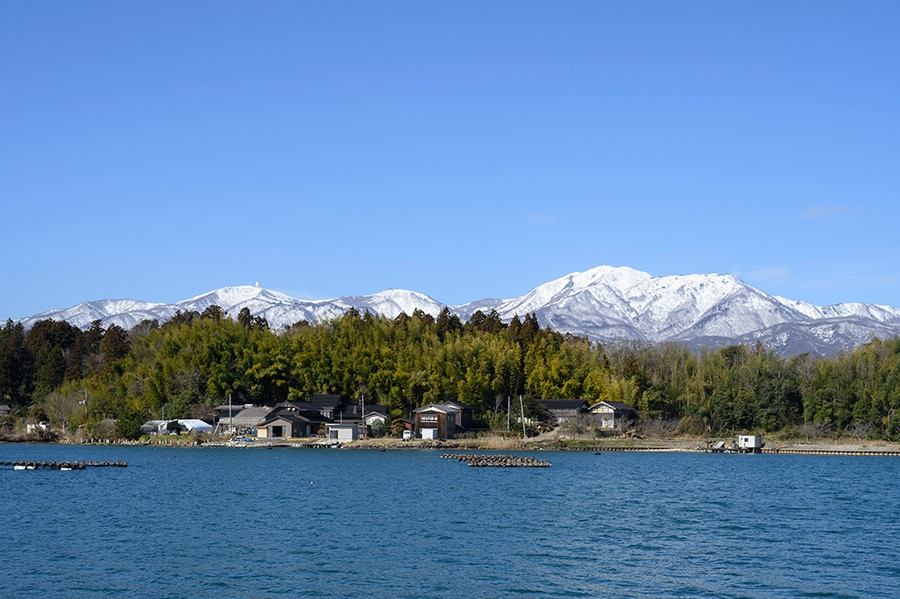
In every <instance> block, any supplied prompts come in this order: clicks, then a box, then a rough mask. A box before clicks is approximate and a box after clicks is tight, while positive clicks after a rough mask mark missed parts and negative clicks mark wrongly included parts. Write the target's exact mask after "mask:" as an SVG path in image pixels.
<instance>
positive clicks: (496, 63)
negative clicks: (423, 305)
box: [0, 0, 900, 319]
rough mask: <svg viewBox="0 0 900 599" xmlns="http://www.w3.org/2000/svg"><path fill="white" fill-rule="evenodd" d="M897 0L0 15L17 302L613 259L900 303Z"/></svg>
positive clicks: (116, 9)
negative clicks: (881, 0)
mask: <svg viewBox="0 0 900 599" xmlns="http://www.w3.org/2000/svg"><path fill="white" fill-rule="evenodd" d="M898 25H900V3H898V2H896V1H893V0H892V1H887V2H879V1H866V2H849V1H841V2H832V1H827V0H815V1H802V0H796V1H790V2H783V1H771V2H767V1H761V2H721V1H710V2H691V1H687V2H671V1H668V0H666V1H661V2H650V1H646V2H640V1H637V2H631V1H628V2H626V1H621V2H619V1H616V2H609V1H600V0H590V1H585V2H580V1H568V2H546V1H540V2H531V1H523V0H515V1H512V0H511V1H497V2H492V1H487V2H484V1H477V2H476V1H458V2H422V1H420V0H411V1H408V2H393V1H378V2H368V1H365V2H363V1H358V2H341V1H336V2H319V1H316V2H303V1H299V0H294V1H290V2H281V1H266V2H255V1H249V0H248V1H242V2H234V1H227V0H225V1H223V0H210V1H196V0H192V1H190V2H182V1H181V0H178V1H166V0H154V1H153V2H113V1H107V2H95V1H90V0H79V1H78V2H71V1H49V2H5V3H3V4H2V6H0V86H2V87H0V89H2V93H0V205H2V215H0V231H2V233H0V275H2V277H0V280H2V283H0V318H3V319H5V318H7V317H13V318H17V317H24V316H30V315H32V314H35V313H38V312H41V311H44V310H48V309H53V308H64V307H68V306H71V305H74V304H76V303H78V302H80V301H84V300H93V299H107V298H114V299H121V298H127V299H140V300H147V301H160V302H172V301H177V300H181V299H185V298H188V297H191V296H194V295H198V294H200V293H204V292H206V291H210V290H213V289H216V288H219V287H223V286H228V285H241V284H254V283H256V282H257V281H258V282H259V283H260V285H261V286H263V287H267V288H269V289H274V290H277V291H281V292H284V293H288V294H290V295H293V296H296V297H301V298H307V299H324V298H332V297H338V296H342V295H367V294H371V293H376V292H378V291H382V290H384V289H387V288H404V289H412V290H415V291H420V292H422V293H425V294H427V295H430V296H431V297H433V298H435V299H437V300H439V301H442V302H445V303H448V304H460V303H464V302H467V301H470V300H475V299H482V298H485V297H514V296H517V295H520V294H522V293H525V292H527V291H529V290H530V289H532V288H533V287H535V286H537V285H539V284H541V283H544V282H547V281H549V280H552V279H555V278H557V277H560V276H563V275H566V274H568V273H570V272H573V271H583V270H586V269H589V268H592V267H594V266H598V265H601V264H610V265H613V266H630V267H633V268H636V269H639V270H643V271H646V272H649V273H650V274H652V275H669V274H692V273H731V274H734V275H736V276H738V277H740V278H741V279H743V280H744V281H746V282H747V283H749V284H751V285H754V286H757V287H759V288H761V289H762V290H764V291H766V292H768V293H771V294H777V295H784V296H787V297H790V298H793V299H800V300H805V301H810V302H813V303H816V304H821V305H828V304H833V303H838V302H846V301H863V302H874V303H880V304H890V305H894V306H900V243H898V231H900V227H898V225H900V75H898V68H897V60H898V57H900V35H898V34H897V27H898Z"/></svg>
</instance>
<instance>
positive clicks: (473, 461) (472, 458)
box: [441, 453, 550, 468]
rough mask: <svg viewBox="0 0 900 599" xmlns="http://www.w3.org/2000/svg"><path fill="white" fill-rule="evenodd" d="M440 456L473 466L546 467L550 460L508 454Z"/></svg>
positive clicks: (452, 454)
mask: <svg viewBox="0 0 900 599" xmlns="http://www.w3.org/2000/svg"><path fill="white" fill-rule="evenodd" d="M441 457H442V458H446V459H448V460H456V461H457V462H464V463H466V464H468V465H469V466H470V467H473V468H487V467H494V468H547V467H549V466H550V462H548V461H547V460H539V459H537V458H532V457H522V456H517V455H509V454H473V453H445V454H443V455H441Z"/></svg>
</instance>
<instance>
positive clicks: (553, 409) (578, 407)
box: [537, 399, 588, 426]
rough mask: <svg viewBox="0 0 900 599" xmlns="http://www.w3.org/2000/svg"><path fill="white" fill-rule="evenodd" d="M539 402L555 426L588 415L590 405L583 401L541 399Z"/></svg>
mask: <svg viewBox="0 0 900 599" xmlns="http://www.w3.org/2000/svg"><path fill="white" fill-rule="evenodd" d="M537 402H538V403H539V404H540V405H541V406H542V407H543V408H544V411H545V412H546V415H547V420H548V421H549V422H550V424H551V425H553V426H559V425H560V424H562V423H563V422H565V421H567V420H572V419H574V418H577V417H579V416H582V415H584V414H587V411H588V403H587V402H586V401H584V400H583V399H539V400H537Z"/></svg>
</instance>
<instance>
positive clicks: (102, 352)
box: [0, 306, 900, 440]
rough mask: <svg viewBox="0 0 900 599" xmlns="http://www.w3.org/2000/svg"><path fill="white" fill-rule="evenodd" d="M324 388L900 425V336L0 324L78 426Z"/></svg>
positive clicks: (517, 326) (7, 365)
mask: <svg viewBox="0 0 900 599" xmlns="http://www.w3.org/2000/svg"><path fill="white" fill-rule="evenodd" d="M314 393H340V394H342V395H344V396H346V397H348V398H354V399H355V398H358V397H359V396H360V395H361V394H365V396H366V402H367V403H379V404H385V405H388V406H389V407H390V410H391V414H392V416H393V417H401V416H409V415H410V413H411V411H412V410H413V409H415V408H416V407H418V406H420V405H423V404H425V403H428V402H430V401H442V400H446V399H452V400H457V401H460V402H462V403H465V404H468V405H470V406H472V407H473V409H474V414H475V418H476V422H477V423H478V425H479V426H480V427H483V428H489V427H490V426H491V425H492V423H499V422H504V423H505V421H506V416H505V410H506V405H507V400H506V398H507V397H508V396H511V397H517V396H519V395H522V396H524V397H526V398H544V399H558V398H573V399H584V400H586V401H587V402H588V403H591V404H593V403H595V402H598V401H601V400H611V401H619V402H624V403H627V404H631V405H633V406H635V407H636V408H638V410H639V411H640V414H641V419H642V422H641V424H643V425H645V426H647V425H649V424H651V423H657V424H663V425H664V426H667V427H669V428H670V429H671V430H678V431H679V432H683V433H690V434H704V433H706V432H707V431H709V432H711V433H712V434H717V433H733V432H740V431H759V432H774V431H778V430H782V429H791V428H793V429H797V430H801V431H806V432H810V431H814V432H818V433H835V434H837V433H849V434H855V435H858V436H869V437H877V438H886V439H893V440H896V439H900V414H897V408H898V407H900V340H898V339H891V340H888V341H881V340H874V341H872V342H871V343H869V344H867V345H865V346H863V347H861V348H858V349H857V350H855V351H853V352H849V353H843V354H840V355H838V356H836V357H832V358H816V357H813V356H810V355H805V354H804V355H800V356H796V357H793V358H790V359H786V358H782V357H779V356H777V355H776V354H774V353H773V352H771V351H767V350H766V349H765V348H763V347H762V346H761V345H759V344H757V345H756V346H754V347H747V346H743V345H739V346H729V347H725V348H721V349H716V350H708V351H704V352H701V353H699V354H697V353H692V352H689V351H687V350H686V349H685V348H683V347H681V346H678V345H675V344H663V345H646V344H638V343H616V344H598V343H592V342H589V341H587V340H586V339H584V338H579V337H572V336H564V335H560V334H558V333H555V332H552V331H550V330H549V329H546V328H544V329H542V328H540V327H539V325H538V323H537V319H536V318H535V317H534V315H528V316H526V317H525V318H523V319H519V318H518V317H515V318H513V319H512V321H511V322H509V323H504V322H502V321H501V320H500V318H499V316H498V315H497V314H496V313H494V312H492V313H489V314H484V313H482V312H476V313H475V314H474V315H473V316H472V317H471V318H470V319H469V321H468V322H465V323H464V322H461V321H460V320H459V318H457V317H456V316H453V315H452V314H450V312H449V311H448V310H446V309H445V310H444V311H443V312H442V313H441V314H440V315H439V316H438V317H437V318H436V319H435V318H433V317H431V316H429V315H426V314H424V313H421V312H415V313H413V314H412V315H411V316H408V315H406V314H401V315H400V316H399V317H397V318H395V319H392V320H391V319H387V318H384V317H376V316H373V315H371V314H369V313H362V314H361V313H359V312H357V311H355V310H354V311H350V312H348V313H346V314H345V315H343V316H341V317H340V318H337V319H335V320H332V321H330V322H327V323H323V324H315V325H312V324H309V323H306V322H301V323H297V324H295V325H294V326H292V327H290V328H288V329H285V330H282V331H278V332H277V334H276V332H274V331H271V330H270V329H269V326H268V323H267V322H266V320H265V319H263V318H259V317H253V316H252V315H251V314H250V313H249V311H247V310H244V311H242V312H241V314H240V315H239V316H238V318H237V320H236V321H235V320H232V319H230V318H227V317H226V315H225V313H224V311H223V310H222V309H221V308H219V307H218V306H211V307H209V308H208V309H206V310H204V312H203V313H197V312H179V313H178V314H176V316H175V318H173V319H172V320H171V321H169V322H166V323H164V324H159V323H157V322H156V321H145V322H143V323H141V324H140V325H138V326H136V327H134V328H133V329H132V330H130V331H125V330H123V329H122V328H120V327H117V326H115V325H113V326H110V327H109V328H107V329H105V330H104V329H103V328H102V326H101V325H100V323H99V322H96V323H94V326H92V327H90V328H89V329H87V330H84V331H82V330H81V329H78V328H76V327H74V326H71V325H69V324H68V323H66V322H62V321H53V320H43V321H39V322H38V323H36V324H35V325H34V326H33V327H32V328H31V329H29V330H28V331H25V330H24V329H23V327H22V326H21V325H19V324H14V323H13V322H12V321H8V322H7V323H6V326H5V327H4V328H3V329H0V403H3V404H6V405H8V406H9V407H10V408H11V409H12V413H11V414H10V415H9V416H6V417H5V418H6V419H7V424H10V423H11V422H13V421H14V420H16V419H18V420H19V421H21V419H23V418H26V417H32V418H49V419H50V420H51V421H52V422H54V424H57V425H59V426H63V427H67V428H69V429H71V428H72V427H74V426H78V425H80V424H87V425H88V426H90V425H91V424H92V423H96V422H98V421H100V420H103V419H109V418H118V419H120V420H122V421H127V422H131V423H133V422H138V421H141V420H143V419H146V418H159V417H160V416H162V415H163V413H164V414H165V416H166V417H169V418H177V417H200V416H205V415H208V414H209V413H210V408H211V407H212V406H215V405H218V404H221V403H227V401H228V397H229V395H230V396H231V398H232V401H233V402H234V403H236V404H240V403H254V404H263V405H273V404H275V403H277V402H280V401H283V400H286V399H287V400H303V399H306V398H308V397H309V396H310V395H312V394H314Z"/></svg>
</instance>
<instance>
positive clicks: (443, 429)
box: [413, 402, 459, 439]
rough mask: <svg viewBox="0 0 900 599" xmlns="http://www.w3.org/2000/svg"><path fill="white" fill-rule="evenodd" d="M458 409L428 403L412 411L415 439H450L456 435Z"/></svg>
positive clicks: (451, 405) (450, 405) (448, 404)
mask: <svg viewBox="0 0 900 599" xmlns="http://www.w3.org/2000/svg"><path fill="white" fill-rule="evenodd" d="M458 413H459V408H458V407H456V405H454V404H452V403H449V402H447V403H440V404H435V403H430V404H428V405H425V406H422V407H421V408H418V409H416V410H414V411H413V416H414V417H415V423H416V427H415V432H416V437H420V438H422V439H451V438H453V435H454V434H455V433H456V416H457V414H458Z"/></svg>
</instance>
